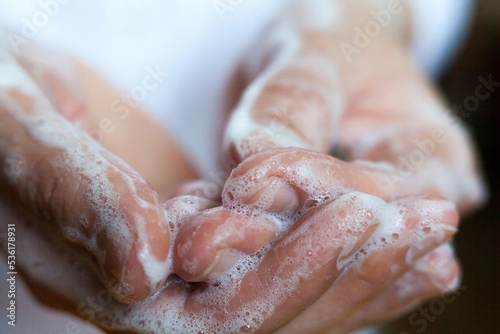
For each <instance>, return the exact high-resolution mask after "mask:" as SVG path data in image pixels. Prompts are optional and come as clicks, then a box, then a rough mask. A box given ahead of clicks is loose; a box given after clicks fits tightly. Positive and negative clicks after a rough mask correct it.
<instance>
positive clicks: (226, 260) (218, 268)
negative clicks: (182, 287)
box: [194, 248, 244, 281]
mask: <svg viewBox="0 0 500 334" xmlns="http://www.w3.org/2000/svg"><path fill="white" fill-rule="evenodd" d="M243 256H244V254H243V252H241V251H238V250H235V249H231V248H229V249H221V250H219V251H218V252H217V255H216V256H215V259H214V261H213V262H212V264H210V266H208V268H207V269H206V270H205V271H204V272H203V274H201V275H200V276H199V277H197V278H196V279H195V280H194V281H202V280H206V279H208V280H214V279H217V278H218V277H219V276H220V275H221V274H223V273H225V272H227V271H228V270H230V269H231V268H232V267H233V266H234V265H235V264H236V262H238V261H239V260H240V259H241V258H242V257H243Z"/></svg>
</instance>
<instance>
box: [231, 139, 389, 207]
mask: <svg viewBox="0 0 500 334" xmlns="http://www.w3.org/2000/svg"><path fill="white" fill-rule="evenodd" d="M387 175H391V173H390V171H384V170H380V169H374V168H371V166H369V165H363V164H350V163H346V162H343V161H341V160H339V159H336V158H333V157H331V156H328V155H324V154H319V153H317V152H313V151H307V150H301V149H295V148H286V149H275V150H271V151H268V152H264V153H261V154H258V155H255V156H252V157H251V158H249V159H247V160H246V161H245V162H244V163H242V164H241V165H240V166H238V167H237V168H236V169H235V170H233V172H232V174H231V176H230V178H229V179H228V181H227V182H226V185H225V187H224V189H223V193H222V201H223V204H224V206H226V207H229V208H242V207H243V208H245V209H249V208H253V209H255V210H258V211H266V210H267V211H269V210H270V211H272V212H278V213H288V214H290V213H297V212H302V213H303V212H305V211H307V210H308V209H310V208H311V207H313V206H315V205H318V204H321V203H322V202H324V201H327V200H330V199H334V198H336V197H338V196H340V195H342V194H345V193H348V192H352V191H358V192H364V193H367V194H371V195H375V196H378V197H380V198H383V199H385V200H389V199H391V198H393V197H394V194H393V193H392V191H391V187H390V185H389V184H387V182H386V178H387ZM285 199H286V200H285Z"/></svg>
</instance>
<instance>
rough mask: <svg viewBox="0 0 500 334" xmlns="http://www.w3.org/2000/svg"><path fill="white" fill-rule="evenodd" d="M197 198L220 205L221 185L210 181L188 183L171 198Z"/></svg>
mask: <svg viewBox="0 0 500 334" xmlns="http://www.w3.org/2000/svg"><path fill="white" fill-rule="evenodd" d="M186 195H191V196H196V197H201V198H206V199H208V200H211V201H214V202H217V203H220V202H221V187H220V186H219V184H216V183H214V182H211V181H208V180H203V179H202V180H196V181H192V182H188V183H185V184H183V185H182V186H180V187H178V188H177V189H176V190H175V191H174V192H173V193H172V194H171V197H177V196H186Z"/></svg>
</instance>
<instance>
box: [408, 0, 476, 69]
mask: <svg viewBox="0 0 500 334" xmlns="http://www.w3.org/2000/svg"><path fill="white" fill-rule="evenodd" d="M407 1H408V2H409V3H410V4H411V6H412V7H413V8H412V9H413V17H414V22H415V30H414V41H413V54H414V55H415V58H416V59H417V62H418V63H419V65H420V66H421V67H422V68H423V69H424V70H425V71H427V73H429V74H430V75H432V76H434V77H438V76H439V75H440V74H441V73H442V72H443V70H445V69H446V68H445V67H446V65H447V64H449V62H450V60H451V59H452V58H453V56H454V55H455V52H454V51H456V50H457V49H458V48H459V47H460V46H461V45H462V44H463V42H464V40H465V35H466V33H467V28H468V26H469V25H470V23H471V18H472V15H471V14H472V12H473V10H474V0H458V1H457V0H407Z"/></svg>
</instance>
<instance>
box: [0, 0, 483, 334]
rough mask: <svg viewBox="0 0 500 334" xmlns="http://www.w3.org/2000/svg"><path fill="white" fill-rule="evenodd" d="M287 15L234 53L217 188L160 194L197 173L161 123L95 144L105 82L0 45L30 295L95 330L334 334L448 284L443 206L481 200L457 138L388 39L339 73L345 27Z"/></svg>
mask: <svg viewBox="0 0 500 334" xmlns="http://www.w3.org/2000/svg"><path fill="white" fill-rule="evenodd" d="M313 3H314V1H312V2H305V6H306V7H307V6H314V5H312V4H313ZM302 6H304V4H303V5H302ZM345 6H346V8H348V7H349V6H350V5H347V4H345ZM365 9H366V11H369V10H370V7H369V6H367V7H366V8H365ZM359 11H360V9H359V8H357V9H351V10H350V11H349V12H350V13H354V14H352V16H353V17H352V18H348V19H347V20H348V21H349V22H358V21H362V20H364V15H361V14H360V13H359ZM303 12H304V13H306V14H307V11H303ZM312 12H314V11H312ZM297 13H299V14H297ZM300 13H302V11H301V10H299V11H296V9H293V8H292V9H290V11H289V12H288V13H287V15H286V16H285V17H284V18H283V19H282V21H281V22H280V23H279V24H278V25H277V27H275V28H273V29H272V31H271V32H269V34H268V36H269V37H268V38H266V39H265V40H263V41H262V42H261V43H260V44H261V46H262V49H261V50H260V52H259V54H257V55H253V56H252V57H251V59H249V60H250V61H251V62H253V63H256V64H258V66H256V67H255V66H254V68H253V73H251V75H253V76H254V78H252V77H249V78H248V81H249V83H248V86H247V88H246V89H245V91H244V93H243V95H242V98H241V100H240V103H239V105H238V107H237V108H236V109H235V111H234V113H233V114H232V115H231V120H230V122H229V124H228V127H227V129H226V138H225V142H224V151H225V154H226V157H227V159H228V160H230V161H232V162H234V163H235V165H237V167H236V169H234V170H233V172H232V174H231V176H230V177H229V178H228V180H227V181H226V184H225V187H224V189H223V191H222V194H221V196H220V197H219V196H215V197H214V196H208V195H209V192H208V191H207V190H208V189H210V184H209V183H207V182H206V181H198V182H195V183H188V184H185V185H183V186H181V188H180V189H178V190H177V192H176V193H175V196H173V197H172V196H170V197H172V198H170V199H169V200H168V201H166V202H164V203H163V204H162V200H161V199H160V197H161V198H164V197H166V196H163V194H164V193H166V192H167V191H168V190H171V189H172V188H173V187H174V186H176V185H177V184H178V183H183V182H184V181H187V180H189V179H190V178H192V177H193V176H194V175H195V173H194V172H193V169H192V168H191V167H190V166H189V163H188V162H187V159H185V158H184V157H183V155H182V153H181V151H180V150H179V149H178V148H177V147H176V145H175V142H174V141H173V140H172V139H171V138H170V137H169V136H168V134H165V133H163V132H162V130H161V129H160V128H158V127H156V126H155V125H154V123H153V122H152V121H151V120H149V119H148V118H147V116H146V115H145V114H144V113H142V112H140V111H139V110H134V111H133V112H131V113H130V115H129V117H128V118H127V119H126V122H123V123H122V127H121V128H119V129H118V130H117V131H115V132H113V133H111V134H109V136H106V138H104V140H102V141H101V142H100V143H97V142H96V141H94V140H93V139H91V138H90V137H89V136H88V135H87V134H86V133H91V130H92V129H94V128H95V127H96V124H98V122H99V120H100V119H102V118H103V115H104V114H105V113H106V112H107V110H108V109H109V106H110V105H111V104H110V101H113V99H114V98H115V97H116V93H115V92H113V90H112V89H110V88H109V87H108V86H107V85H106V84H105V83H103V82H102V81H101V80H100V79H99V78H98V77H96V76H95V75H94V74H92V73H91V71H89V70H88V69H85V68H82V67H81V66H80V65H75V66H74V67H76V68H77V71H78V73H79V75H78V77H79V80H78V81H79V82H80V83H81V85H82V86H83V87H84V89H86V90H87V91H86V92H85V94H83V93H81V92H80V91H78V90H77V89H74V87H73V86H72V81H71V80H70V79H67V78H66V77H65V76H64V75H62V74H60V73H61V72H60V71H55V70H54V69H53V68H51V66H50V65H49V64H41V63H39V61H38V63H37V62H36V61H33V60H15V59H13V58H12V57H9V56H8V55H7V54H6V53H3V54H2V65H1V66H2V68H5V69H6V70H8V71H9V73H11V77H10V78H11V79H10V80H7V81H5V82H2V83H1V84H2V87H1V89H2V92H3V93H2V97H1V98H2V107H1V108H0V113H1V114H0V115H1V120H2V122H1V123H0V138H1V140H0V149H1V153H0V163H1V166H2V174H1V175H0V182H1V186H2V187H1V189H2V208H1V209H2V214H4V213H5V216H6V217H7V215H8V217H9V218H7V219H5V220H4V221H3V222H2V223H3V224H4V223H11V222H15V223H16V224H17V226H18V227H17V231H18V241H17V242H18V248H19V251H20V252H21V253H20V255H19V256H18V263H17V265H18V267H19V268H20V269H21V270H22V272H23V273H24V275H25V278H26V279H27V281H28V283H29V284H30V286H32V287H33V291H34V293H35V294H36V295H37V296H38V297H39V299H40V300H42V301H43V302H45V303H47V304H49V305H52V306H55V307H59V308H62V309H65V310H68V311H70V312H74V313H76V314H77V315H78V316H81V317H83V318H86V319H89V320H91V321H94V322H95V323H97V324H98V325H100V326H102V327H103V328H105V329H106V330H108V331H111V330H128V331H132V332H155V333H157V332H162V331H164V332H168V333H175V332H179V333H186V332H189V331H191V330H193V332H195V333H196V332H202V330H204V331H205V332H207V333H210V332H217V331H219V332H238V331H239V332H254V331H258V332H260V333H269V332H274V331H277V332H278V333H279V332H281V333H317V332H318V333H319V332H326V331H333V332H335V333H337V332H338V333H342V332H349V331H352V330H354V329H356V328H359V327H362V326H364V325H369V324H372V323H376V322H379V321H382V320H385V319H387V318H388V317H391V316H394V315H397V314H399V313H401V312H404V311H405V310H407V309H408V308H409V307H411V306H412V305H415V303H418V302H420V301H421V300H423V299H425V298H428V297H430V296H433V295H435V294H438V293H440V292H442V291H443V289H450V288H453V287H455V286H456V284H457V282H458V276H459V269H458V264H457V261H456V259H455V257H454V255H453V251H452V249H451V246H450V245H449V244H448V243H447V241H448V240H449V238H451V236H452V235H453V234H454V233H455V232H456V226H457V220H458V214H457V211H456V209H455V205H454V204H456V205H457V206H458V208H459V209H460V210H463V211H467V210H470V209H471V208H473V207H474V206H475V205H477V204H478V203H479V202H480V200H481V194H482V192H481V183H480V178H479V177H478V174H477V172H476V168H475V159H474V156H473V154H472V149H471V147H470V143H469V141H468V138H467V136H466V134H465V133H464V131H463V130H462V129H461V128H460V127H459V126H457V125H456V123H453V122H451V121H450V118H449V117H446V116H445V113H446V109H445V107H444V104H443V103H442V101H441V100H440V99H439V97H438V96H437V94H436V93H435V91H434V88H433V87H432V85H430V84H429V83H428V81H427V80H426V79H425V78H424V77H423V76H422V75H421V74H420V73H419V71H418V70H417V69H416V68H415V67H414V66H413V64H412V62H411V60H410V58H409V56H408V54H407V51H406V50H405V45H404V42H403V41H402V40H401V39H400V38H399V37H397V36H393V35H392V34H389V33H387V34H383V35H381V36H379V37H377V38H376V39H374V40H373V41H372V43H371V45H370V47H369V48H368V49H366V50H363V53H362V54H360V55H359V56H358V57H356V58H355V62H354V64H347V63H346V60H345V58H344V55H343V54H342V53H341V52H340V51H339V50H340V49H339V48H338V45H339V44H340V43H341V42H342V41H343V40H344V39H345V38H350V37H351V36H350V35H349V32H348V31H347V32H344V33H340V32H339V31H338V29H337V28H330V27H316V26H310V25H308V24H306V23H307V15H306V14H300ZM292 14H293V15H292ZM297 15H305V18H302V19H300V20H298V19H297V17H296V16H297ZM361 18H363V19H361ZM299 22H300V24H299ZM283 33H285V34H288V35H289V37H291V38H283V37H280V34H283ZM3 51H5V50H3ZM436 133H438V134H439V133H440V134H441V135H440V136H437V135H436ZM443 133H444V135H446V138H447V139H446V140H442V138H443ZM438 137H439V140H436V138H438ZM332 143H334V144H335V147H336V148H337V151H338V152H341V155H342V158H343V159H342V160H340V159H337V158H333V157H331V156H329V155H328V154H327V153H328V150H329V149H330V146H331V144H332ZM286 147H294V148H286ZM417 151H418V152H423V153H421V154H424V155H423V159H421V160H418V163H414V164H413V165H412V166H411V167H412V168H413V169H411V170H410V173H408V171H407V170H405V171H404V173H403V172H402V170H401V168H399V167H400V163H401V159H402V158H406V159H413V160H412V161H414V160H415V158H411V157H412V155H415V154H416V153H415V152H417ZM415 156H416V155H415ZM345 161H348V162H345ZM415 161H416V160H415ZM132 166H133V167H132ZM167 166H168V170H169V171H166V169H167V168H166V167H167ZM408 174H410V175H408ZM145 179H147V180H148V181H149V183H148V182H146V181H145ZM151 185H152V186H151ZM159 194H160V195H159ZM210 195H212V194H210ZM442 198H445V199H447V200H450V201H451V202H449V201H447V200H445V199H442ZM235 262H236V266H234V264H235ZM228 270H229V272H228V273H224V272H225V271H228ZM173 273H175V274H176V275H171V274H173ZM179 277H180V278H179ZM181 278H182V279H181ZM188 282H191V283H188ZM103 284H104V285H103ZM103 287H105V288H103ZM111 295H112V296H113V297H114V298H111ZM118 301H119V302H118Z"/></svg>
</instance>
